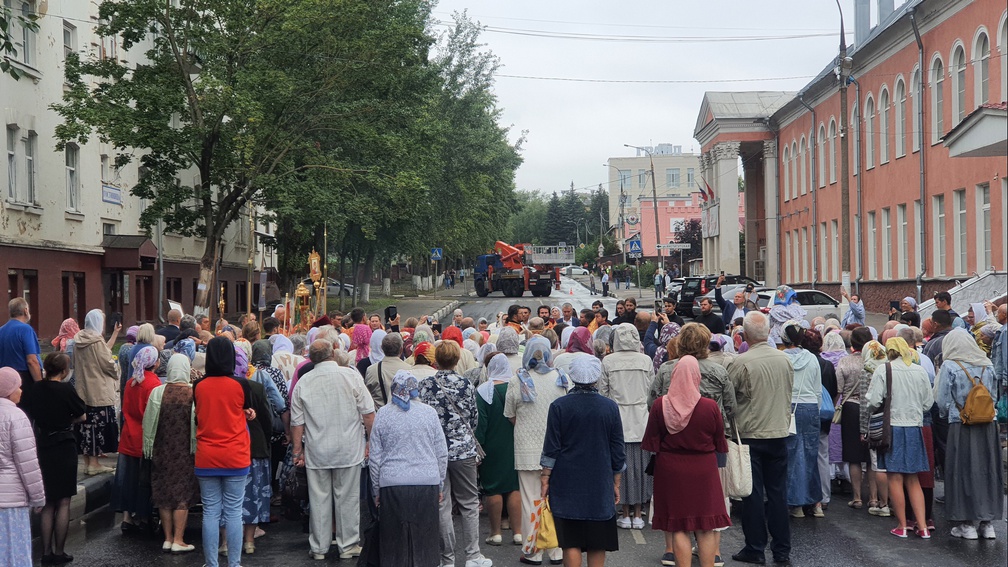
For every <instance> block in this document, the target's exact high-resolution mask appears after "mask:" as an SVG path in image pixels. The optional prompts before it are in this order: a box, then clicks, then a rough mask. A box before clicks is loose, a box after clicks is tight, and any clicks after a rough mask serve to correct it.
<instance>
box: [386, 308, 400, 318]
mask: <svg viewBox="0 0 1008 567" xmlns="http://www.w3.org/2000/svg"><path fill="white" fill-rule="evenodd" d="M398 316H399V310H398V309H397V308H396V306H395V305H389V306H388V307H386V308H385V321H386V322H387V321H392V320H394V319H395V318H396V317H398Z"/></svg>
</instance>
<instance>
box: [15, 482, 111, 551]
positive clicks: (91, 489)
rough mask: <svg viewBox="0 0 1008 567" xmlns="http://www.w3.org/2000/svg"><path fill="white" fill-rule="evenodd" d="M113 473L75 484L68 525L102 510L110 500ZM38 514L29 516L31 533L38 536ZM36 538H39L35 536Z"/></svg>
mask: <svg viewBox="0 0 1008 567" xmlns="http://www.w3.org/2000/svg"><path fill="white" fill-rule="evenodd" d="M114 480H115V473H102V474H98V475H95V476H88V477H84V478H83V479H82V480H80V481H79V482H78V483H77V494H75V495H73V496H72V497H71V498H70V523H71V525H72V524H73V523H74V522H77V521H80V520H81V519H83V518H84V517H85V516H87V515H88V514H90V513H92V512H94V511H95V510H98V509H100V508H104V507H105V506H108V505H109V502H111V500H112V483H113V481H114ZM39 521H40V516H39V514H32V515H31V526H32V533H33V534H39V533H40V532H39ZM36 537H39V536H38V535H36Z"/></svg>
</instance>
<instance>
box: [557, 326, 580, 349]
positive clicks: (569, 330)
mask: <svg viewBox="0 0 1008 567" xmlns="http://www.w3.org/2000/svg"><path fill="white" fill-rule="evenodd" d="M576 328H577V327H570V326H568V327H564V330H563V332H562V333H560V350H567V342H568V341H570V337H571V335H572V334H573V333H574V329H576Z"/></svg>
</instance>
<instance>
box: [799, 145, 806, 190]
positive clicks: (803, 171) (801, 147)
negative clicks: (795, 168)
mask: <svg viewBox="0 0 1008 567" xmlns="http://www.w3.org/2000/svg"><path fill="white" fill-rule="evenodd" d="M798 159H799V161H801V164H800V167H801V182H800V184H799V187H801V194H802V195H804V194H805V187H806V185H805V184H806V180H807V179H808V171H806V169H805V136H804V135H803V136H802V137H801V142H800V143H799V145H798Z"/></svg>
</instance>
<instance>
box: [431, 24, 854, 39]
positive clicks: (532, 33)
mask: <svg viewBox="0 0 1008 567" xmlns="http://www.w3.org/2000/svg"><path fill="white" fill-rule="evenodd" d="M435 25H439V26H444V27H454V25H455V24H454V23H447V22H443V21H437V22H435ZM483 31H486V32H490V33H498V34H505V35H518V36H525V37H541V38H547V39H571V40H579V41H605V42H620V43H713V42H717V43H726V42H728V43H735V42H748V41H778V40H792V39H808V38H813V37H833V36H835V35H836V32H816V33H795V34H777V35H717V36H713V35H711V36H657V35H622V34H595V33H579V32H562V31H549V30H535V29H524V28H507V27H500V26H483Z"/></svg>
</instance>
